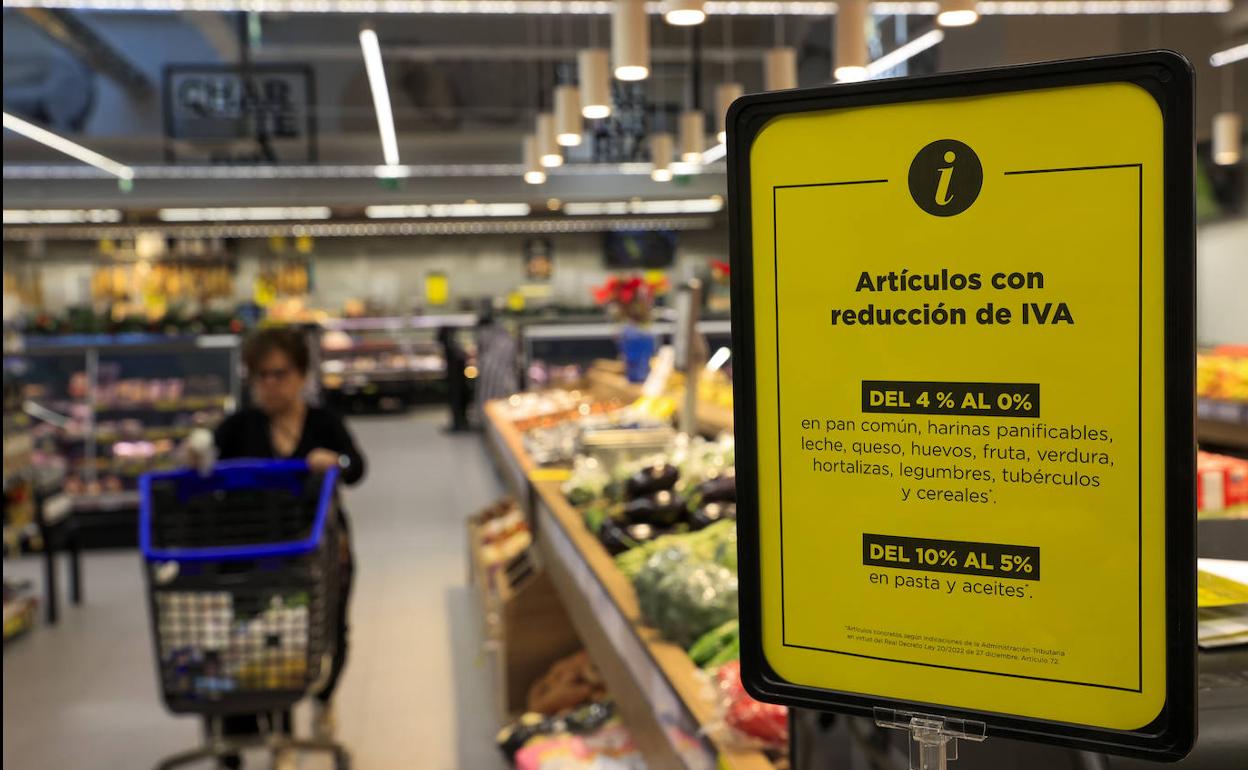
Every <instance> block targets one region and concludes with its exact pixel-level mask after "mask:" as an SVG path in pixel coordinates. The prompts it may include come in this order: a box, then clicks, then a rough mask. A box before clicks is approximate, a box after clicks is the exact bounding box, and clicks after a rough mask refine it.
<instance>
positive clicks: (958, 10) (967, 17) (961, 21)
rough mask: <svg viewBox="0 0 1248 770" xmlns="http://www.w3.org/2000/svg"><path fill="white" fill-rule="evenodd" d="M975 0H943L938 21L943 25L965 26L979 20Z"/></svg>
mask: <svg viewBox="0 0 1248 770" xmlns="http://www.w3.org/2000/svg"><path fill="white" fill-rule="evenodd" d="M975 5H976V3H975V0H941V2H940V13H938V14H936V23H937V24H939V25H940V26H942V27H965V26H968V25H971V24H974V23H975V22H977V21H979V12H978V11H976V10H975Z"/></svg>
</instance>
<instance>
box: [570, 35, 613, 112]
mask: <svg viewBox="0 0 1248 770" xmlns="http://www.w3.org/2000/svg"><path fill="white" fill-rule="evenodd" d="M576 70H577V73H576V74H577V78H578V79H579V80H580V84H581V115H583V116H584V117H586V118H588V119H589V120H601V119H602V118H606V117H610V116H611V67H610V54H608V53H607V51H606V49H605V48H586V49H585V50H583V51H581V52H580V53H578V54H577V55H576Z"/></svg>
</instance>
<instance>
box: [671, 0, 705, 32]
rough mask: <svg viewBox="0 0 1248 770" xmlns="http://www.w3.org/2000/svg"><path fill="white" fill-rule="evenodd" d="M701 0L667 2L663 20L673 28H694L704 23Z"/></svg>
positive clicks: (672, 0)
mask: <svg viewBox="0 0 1248 770" xmlns="http://www.w3.org/2000/svg"><path fill="white" fill-rule="evenodd" d="M703 5H704V3H703V2H702V0H667V2H665V3H663V20H664V21H666V22H667V23H668V24H671V25H672V26H673V27H694V26H697V25H698V24H701V23H702V22H704V21H706V10H705V9H704V8H703Z"/></svg>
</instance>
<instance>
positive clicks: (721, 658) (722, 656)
mask: <svg viewBox="0 0 1248 770" xmlns="http://www.w3.org/2000/svg"><path fill="white" fill-rule="evenodd" d="M740 657H741V637H739V636H734V637H732V639H731V641H729V642H728V644H727V645H725V646H724V648H723V649H722V650H720V651H719V652H717V653H715V657H713V658H711V659H710V660H708V661H707V662H706V663H704V664H702V668H707V669H716V668H719V667H720V666H722V665H724V664H725V663H727V662H728V661H730V660H737V659H739V658H740Z"/></svg>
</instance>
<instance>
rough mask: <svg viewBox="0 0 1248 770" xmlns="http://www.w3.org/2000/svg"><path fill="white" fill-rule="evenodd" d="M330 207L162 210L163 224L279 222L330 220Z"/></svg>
mask: <svg viewBox="0 0 1248 770" xmlns="http://www.w3.org/2000/svg"><path fill="white" fill-rule="evenodd" d="M331 214H332V212H331V211H330V209H329V207H328V206H249V207H222V208H206V209H160V210H159V211H157V212H156V217H157V218H158V219H159V220H160V221H162V222H277V221H283V220H286V221H291V220H295V221H302V220H309V219H329V217H330V215H331Z"/></svg>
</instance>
